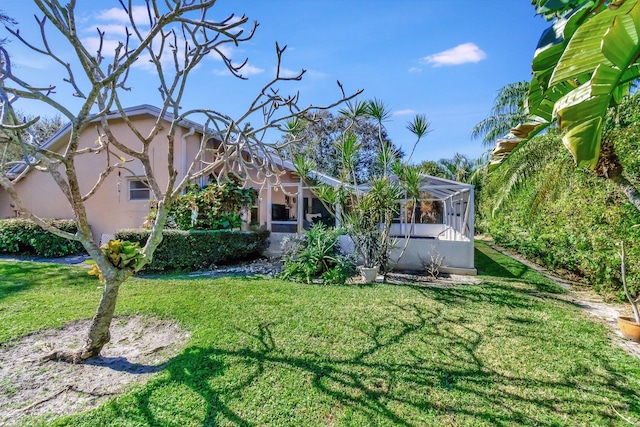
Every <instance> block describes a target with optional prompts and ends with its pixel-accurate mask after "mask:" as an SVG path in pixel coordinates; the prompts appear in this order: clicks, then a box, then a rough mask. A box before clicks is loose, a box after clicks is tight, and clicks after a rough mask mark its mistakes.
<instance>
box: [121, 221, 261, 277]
mask: <svg viewBox="0 0 640 427" xmlns="http://www.w3.org/2000/svg"><path fill="white" fill-rule="evenodd" d="M149 233H150V232H149V230H146V229H134V230H120V231H118V232H117V233H116V235H115V237H116V239H120V240H128V241H130V242H138V243H140V246H144V245H145V244H146V242H147V239H148V238H149ZM162 236H163V237H162V243H161V244H160V246H158V248H157V249H156V251H155V253H154V254H153V261H152V262H151V264H150V265H147V266H146V267H145V268H144V270H145V271H193V270H201V269H205V268H210V267H212V266H214V265H216V264H229V263H233V262H237V261H245V260H251V259H256V258H258V257H260V256H261V255H262V252H263V251H264V250H265V249H266V248H267V238H268V237H269V232H268V231H231V230H188V231H186V230H168V229H167V230H164V231H163V232H162Z"/></svg>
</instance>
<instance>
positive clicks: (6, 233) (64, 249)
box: [0, 218, 84, 257]
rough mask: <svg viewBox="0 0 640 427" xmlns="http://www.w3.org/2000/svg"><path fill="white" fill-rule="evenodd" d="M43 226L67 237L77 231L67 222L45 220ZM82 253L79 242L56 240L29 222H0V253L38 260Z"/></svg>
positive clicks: (8, 220)
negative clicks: (31, 257)
mask: <svg viewBox="0 0 640 427" xmlns="http://www.w3.org/2000/svg"><path fill="white" fill-rule="evenodd" d="M44 221H45V222H46V223H47V224H51V225H52V226H54V227H56V228H59V229H61V230H63V231H66V232H68V233H74V234H75V233H76V231H78V229H77V227H76V223H75V221H73V220H71V219H45V220H44ZM82 252H84V248H83V247H82V245H81V244H80V243H79V242H75V241H72V240H68V239H65V238H63V237H60V236H56V235H55V234H52V233H50V232H48V231H46V230H44V229H43V228H41V227H40V226H39V225H37V224H36V223H35V222H33V221H32V220H30V219H26V218H11V219H2V220H0V253H4V254H28V255H38V256H42V257H62V256H67V255H75V254H78V253H82Z"/></svg>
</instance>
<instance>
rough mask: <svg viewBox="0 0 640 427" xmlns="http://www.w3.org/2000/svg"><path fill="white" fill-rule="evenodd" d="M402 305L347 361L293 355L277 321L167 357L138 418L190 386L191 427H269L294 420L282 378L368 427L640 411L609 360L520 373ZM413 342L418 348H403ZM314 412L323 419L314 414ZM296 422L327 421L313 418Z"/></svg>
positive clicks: (476, 339)
mask: <svg viewBox="0 0 640 427" xmlns="http://www.w3.org/2000/svg"><path fill="white" fill-rule="evenodd" d="M395 308H396V310H395V311H396V313H397V314H396V315H394V316H392V317H391V318H386V319H379V320H371V321H370V322H368V323H366V325H365V326H364V327H363V328H361V329H360V330H359V331H356V332H357V333H358V335H359V336H361V337H364V340H365V344H364V345H362V346H359V347H362V348H361V349H359V350H354V351H352V352H351V353H348V352H347V353H345V352H339V354H338V355H336V354H335V353H333V352H331V351H330V348H329V347H328V348H312V349H300V348H292V347H290V346H288V344H287V343H288V339H289V338H290V333H291V332H290V330H289V329H287V328H280V325H279V324H277V323H275V322H271V321H269V322H262V323H259V324H257V325H256V326H255V329H252V330H241V329H237V330H238V331H239V332H240V333H241V334H242V335H244V336H245V339H243V340H242V342H244V343H246V344H245V345H244V346H242V347H239V348H238V347H236V348H233V347H228V348H226V347H224V346H212V347H191V348H188V349H186V350H185V351H184V352H183V353H182V354H181V355H180V356H178V357H176V358H174V359H173V360H171V361H170V363H169V364H168V366H167V368H166V376H165V377H164V378H161V379H158V380H157V381H154V383H153V384H151V385H149V386H147V387H146V388H145V390H143V391H141V392H138V393H136V394H135V399H136V403H137V405H138V407H137V411H138V412H139V413H140V414H141V415H143V417H144V419H145V421H146V423H147V424H148V425H161V424H162V422H163V421H162V419H161V418H159V417H158V414H157V411H158V407H157V403H156V404H155V405H152V404H151V403H150V402H152V400H153V395H154V393H156V392H158V391H161V390H165V389H167V388H171V387H176V388H180V387H184V386H186V387H187V388H188V389H189V391H190V392H191V393H195V394H196V395H197V396H198V399H199V400H200V401H204V403H205V406H206V407H205V408H204V410H203V411H201V413H203V414H204V415H203V416H198V417H197V418H198V419H197V420H196V419H195V417H196V416H195V415H192V418H190V419H189V421H190V422H191V423H194V422H195V423H197V424H198V425H202V426H216V425H219V424H225V425H229V424H230V425H237V426H253V425H264V422H265V421H264V419H271V420H274V419H275V420H276V421H274V422H276V423H277V422H278V421H277V420H280V421H282V420H283V418H279V417H280V416H281V415H282V414H285V413H287V412H288V411H291V412H295V411H293V409H292V408H291V405H293V403H292V402H290V401H289V400H288V396H290V394H288V393H287V392H281V389H282V388H283V387H285V385H283V384H282V383H277V382H275V383H274V381H282V379H281V378H282V377H281V376H282V375H283V373H286V374H287V375H290V376H291V377H292V378H289V377H287V378H289V380H287V381H285V382H286V383H293V384H302V385H308V386H302V387H300V388H297V389H294V390H289V393H294V394H296V393H304V392H305V387H309V389H308V391H307V392H308V393H309V395H310V396H312V397H311V398H312V399H314V400H315V401H318V400H321V401H323V402H325V403H324V404H325V407H323V408H322V409H321V410H320V411H321V412H322V411H323V412H324V413H325V415H326V416H333V417H341V416H345V414H348V415H349V417H350V418H351V420H352V422H351V423H352V424H353V423H355V424H358V423H359V424H360V425H377V424H384V425H400V426H419V425H426V424H432V423H434V422H435V423H445V424H446V423H448V422H453V423H456V422H457V423H462V424H465V423H466V424H489V425H496V426H502V425H514V424H516V425H522V424H526V425H547V426H551V425H559V424H563V423H564V422H566V421H567V420H572V419H573V418H574V417H578V419H579V420H582V421H578V423H582V422H585V421H584V420H592V421H594V422H596V423H605V424H607V423H608V424H612V423H615V422H619V419H618V416H617V415H616V414H615V411H618V412H620V413H624V412H625V411H631V412H632V413H633V414H638V411H639V408H638V405H637V404H634V403H632V402H637V401H638V400H640V394H638V391H637V390H634V389H632V388H630V387H629V385H628V383H627V380H626V379H625V375H626V374H625V373H624V372H620V371H619V368H616V367H614V366H613V365H612V364H610V363H609V362H608V360H607V359H606V358H598V357H595V356H594V357H591V359H590V360H598V361H599V362H598V363H602V364H603V365H604V366H606V371H604V372H606V373H603V371H602V370H598V366H591V365H590V364H589V363H590V362H589V363H587V364H586V365H584V366H582V367H581V368H580V370H577V371H576V372H573V373H572V374H571V375H565V376H558V375H556V374H555V373H554V372H552V371H546V370H545V369H541V371H542V372H543V375H527V374H521V375H520V374H513V373H510V372H509V371H504V370H500V369H495V368H493V367H491V366H490V365H491V364H490V363H487V362H488V361H487V359H486V355H485V354H484V353H483V347H484V346H485V345H487V343H486V337H485V335H484V334H483V333H481V332H478V331H476V330H475V329H474V328H473V327H472V326H469V325H467V324H466V322H464V321H459V320H458V319H454V318H449V317H447V314H446V313H443V312H440V311H437V310H434V309H432V308H426V307H425V306H421V305H418V304H413V303H407V304H402V305H396V306H395ZM531 327H533V328H535V325H531ZM407 341H410V342H411V343H412V344H411V345H409V346H407V345H406V344H405V343H406V342H407ZM434 343H438V345H434ZM586 350H587V351H588V349H586ZM398 351H400V353H402V354H403V355H402V356H398ZM238 370H242V371H243V372H246V373H247V374H246V375H244V376H243V377H242V378H235V377H233V376H232V375H231V374H229V373H228V372H236V371H238ZM226 376H228V378H226V379H225V377H226ZM278 378H280V380H277V379H278ZM256 388H262V389H263V392H264V394H261V395H259V396H258V399H260V398H264V396H265V395H268V396H269V398H270V399H271V401H270V404H269V405H265V406H264V407H265V408H267V407H268V408H270V409H269V410H271V411H275V412H272V413H271V414H269V416H271V417H272V418H262V419H261V418H260V417H259V415H256V413H257V414H260V411H261V410H260V408H261V407H263V406H262V405H263V402H260V401H256V402H252V403H251V405H252V406H250V407H249V408H245V407H243V406H242V404H246V401H247V400H251V399H252V396H253V395H251V393H254V392H255V389H256ZM603 391H604V393H605V395H601V393H602V392H603ZM245 393H246V395H245ZM278 393H282V394H281V395H278ZM237 401H243V402H242V403H239V402H237ZM274 401H275V402H274ZM274 408H276V409H274ZM612 408H613V409H614V410H612ZM164 410H170V408H164ZM265 410H267V409H265ZM256 411H257V412H256ZM301 412H305V410H302V411H301ZM309 412H311V413H313V414H317V409H316V410H315V411H314V410H310V411H309ZM245 414H249V415H245ZM251 414H253V415H251ZM251 417H255V419H250V418H251ZM333 420H334V421H336V420H337V419H336V418H334V419H333ZM563 420H564V421H563ZM454 421H455V422H454ZM289 422H291V423H303V424H304V423H306V424H307V425H321V424H323V423H325V422H324V421H323V420H322V419H308V418H304V419H303V420H300V419H292V420H289ZM363 423H364V424H363Z"/></svg>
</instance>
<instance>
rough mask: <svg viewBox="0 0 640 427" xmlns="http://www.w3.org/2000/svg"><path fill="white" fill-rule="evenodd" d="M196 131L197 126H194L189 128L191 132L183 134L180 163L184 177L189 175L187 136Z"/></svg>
mask: <svg viewBox="0 0 640 427" xmlns="http://www.w3.org/2000/svg"><path fill="white" fill-rule="evenodd" d="M195 133H196V128H194V127H192V128H191V129H189V132H187V133H185V134H183V135H182V145H181V146H180V157H181V161H182V164H181V165H180V167H181V169H182V177H183V178H184V177H185V176H187V138H189V137H190V136H192V135H193V134H195Z"/></svg>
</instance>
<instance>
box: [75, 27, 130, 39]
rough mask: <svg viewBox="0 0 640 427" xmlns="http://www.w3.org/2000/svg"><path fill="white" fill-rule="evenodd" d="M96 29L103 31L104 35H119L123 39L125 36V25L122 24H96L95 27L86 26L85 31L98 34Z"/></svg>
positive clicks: (108, 36) (109, 36)
mask: <svg viewBox="0 0 640 427" xmlns="http://www.w3.org/2000/svg"><path fill="white" fill-rule="evenodd" d="M97 29H99V30H100V31H102V32H104V33H105V37H107V38H111V37H121V38H122V39H123V40H124V38H125V37H126V36H127V27H126V26H124V25H122V24H98V25H96V26H95V27H88V28H86V29H85V30H84V32H85V33H91V32H93V34H98V31H97Z"/></svg>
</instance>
